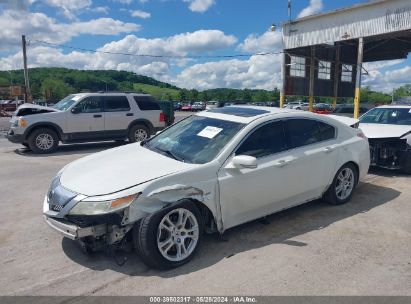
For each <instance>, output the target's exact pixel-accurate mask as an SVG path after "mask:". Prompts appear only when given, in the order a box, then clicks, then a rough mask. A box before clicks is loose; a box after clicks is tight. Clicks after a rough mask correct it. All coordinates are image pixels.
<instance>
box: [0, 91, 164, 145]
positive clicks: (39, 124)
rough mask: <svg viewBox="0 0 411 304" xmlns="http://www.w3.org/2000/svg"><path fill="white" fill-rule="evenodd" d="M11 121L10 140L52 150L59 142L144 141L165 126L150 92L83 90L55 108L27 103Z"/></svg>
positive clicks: (8, 135) (161, 113) (161, 114)
mask: <svg viewBox="0 0 411 304" xmlns="http://www.w3.org/2000/svg"><path fill="white" fill-rule="evenodd" d="M10 122H11V127H10V130H9V132H8V134H7V138H8V139H9V140H10V141H11V142H14V143H21V144H23V145H24V146H26V147H29V148H30V149H31V150H32V151H33V152H36V153H49V152H53V151H54V150H55V149H56V148H57V146H58V143H59V141H61V142H63V143H69V142H88V141H106V140H124V139H128V140H129V141H130V142H136V141H142V140H145V139H147V138H149V137H150V136H151V135H152V134H155V133H156V132H157V131H159V130H161V129H163V128H164V127H165V116H164V113H163V112H162V111H161V109H160V105H159V104H158V103H157V102H155V101H154V100H153V98H152V97H151V96H150V95H145V94H134V93H81V94H73V95H69V96H67V97H66V98H64V99H63V100H61V101H60V102H58V103H57V104H55V105H54V106H53V107H43V106H38V105H33V104H24V105H22V106H21V107H19V109H18V110H17V111H16V112H15V113H14V115H13V117H12V119H11V121H10Z"/></svg>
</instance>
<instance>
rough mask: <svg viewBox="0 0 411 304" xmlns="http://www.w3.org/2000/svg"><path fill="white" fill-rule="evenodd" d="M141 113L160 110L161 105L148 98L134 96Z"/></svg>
mask: <svg viewBox="0 0 411 304" xmlns="http://www.w3.org/2000/svg"><path fill="white" fill-rule="evenodd" d="M134 100H135V101H136V103H137V105H138V107H139V108H140V110H141V111H150V110H160V105H159V104H158V103H157V102H155V101H154V99H153V98H151V97H148V96H134Z"/></svg>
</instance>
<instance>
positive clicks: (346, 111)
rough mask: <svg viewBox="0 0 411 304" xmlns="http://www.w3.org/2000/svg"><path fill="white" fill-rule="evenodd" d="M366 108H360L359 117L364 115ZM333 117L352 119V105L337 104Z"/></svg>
mask: <svg viewBox="0 0 411 304" xmlns="http://www.w3.org/2000/svg"><path fill="white" fill-rule="evenodd" d="M367 111H368V108H366V107H363V106H360V115H362V114H364V113H366V112H367ZM332 113H333V114H334V115H339V116H346V117H353V116H354V105H353V104H337V106H336V107H335V109H334V111H333V112H332Z"/></svg>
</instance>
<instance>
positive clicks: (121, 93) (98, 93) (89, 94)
mask: <svg viewBox="0 0 411 304" xmlns="http://www.w3.org/2000/svg"><path fill="white" fill-rule="evenodd" d="M72 95H74V96H79V97H84V96H96V95H98V96H100V95H105V96H118V95H133V96H148V97H152V96H151V95H150V94H143V93H133V92H88V93H75V94H72Z"/></svg>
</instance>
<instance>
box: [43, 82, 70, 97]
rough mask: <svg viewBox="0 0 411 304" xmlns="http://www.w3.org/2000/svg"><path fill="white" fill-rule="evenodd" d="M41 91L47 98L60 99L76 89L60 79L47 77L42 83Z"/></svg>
mask: <svg viewBox="0 0 411 304" xmlns="http://www.w3.org/2000/svg"><path fill="white" fill-rule="evenodd" d="M41 92H42V93H43V96H44V98H45V99H46V100H48V101H58V100H61V99H63V98H64V97H65V96H67V95H69V94H70V93H73V92H74V90H73V88H71V87H70V86H68V85H67V84H66V83H65V82H64V81H62V80H60V79H54V78H46V79H45V80H43V82H42V84H41Z"/></svg>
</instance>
